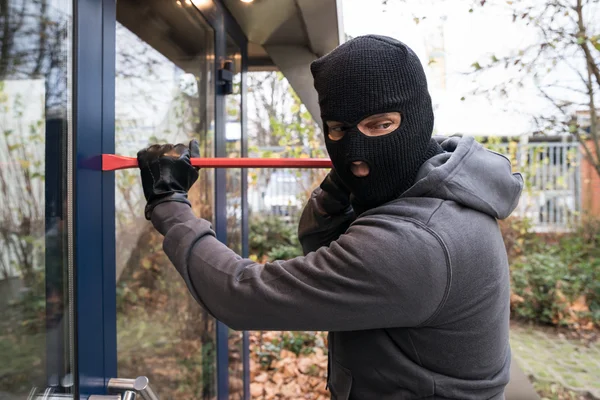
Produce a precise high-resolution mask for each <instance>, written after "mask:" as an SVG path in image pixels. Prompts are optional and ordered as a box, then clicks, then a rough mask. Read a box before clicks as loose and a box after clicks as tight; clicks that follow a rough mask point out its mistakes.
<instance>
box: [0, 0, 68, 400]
mask: <svg viewBox="0 0 600 400" xmlns="http://www.w3.org/2000/svg"><path fill="white" fill-rule="evenodd" d="M70 4H71V2H69V1H65V0H49V1H43V2H41V4H40V3H37V2H30V1H27V0H4V1H3V2H2V5H1V7H0V15H1V16H2V18H0V31H1V32H2V34H1V35H0V47H1V48H2V52H1V55H0V57H1V58H0V131H1V132H0V205H1V206H0V398H2V399H21V398H27V396H28V395H30V394H32V395H39V394H42V393H44V391H46V390H47V389H50V391H51V392H52V393H56V394H70V393H72V389H73V387H72V378H71V376H72V375H71V372H72V371H71V366H72V365H73V351H72V350H73V341H72V338H73V337H72V332H71V331H70V326H71V324H70V323H69V320H70V318H71V315H72V314H71V311H72V309H71V306H72V297H71V296H70V291H69V288H70V283H71V278H72V269H71V268H70V266H69V262H68V260H70V258H69V254H68V253H67V249H68V246H67V239H68V236H67V218H68V215H67V212H66V210H67V206H68V202H67V190H66V186H67V179H68V174H67V148H68V145H67V144H68V143H67V142H68V140H69V135H70V133H71V132H70V129H69V125H68V122H67V121H68V120H69V117H70V110H71V104H70V103H69V96H68V94H69V93H68V88H69V85H68V80H69V79H70V57H71V41H72V35H71V28H72V26H71V8H70Z"/></svg>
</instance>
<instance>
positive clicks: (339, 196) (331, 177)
mask: <svg viewBox="0 0 600 400" xmlns="http://www.w3.org/2000/svg"><path fill="white" fill-rule="evenodd" d="M320 187H321V190H323V191H324V192H327V194H329V195H330V196H331V197H332V198H334V199H335V200H337V201H338V202H339V203H341V204H345V205H346V204H349V202H350V190H349V189H348V188H347V187H346V185H344V182H342V180H341V178H340V177H339V175H338V174H337V173H336V172H335V169H332V170H331V171H330V172H329V173H328V174H327V176H326V177H325V179H323V182H321V185H320Z"/></svg>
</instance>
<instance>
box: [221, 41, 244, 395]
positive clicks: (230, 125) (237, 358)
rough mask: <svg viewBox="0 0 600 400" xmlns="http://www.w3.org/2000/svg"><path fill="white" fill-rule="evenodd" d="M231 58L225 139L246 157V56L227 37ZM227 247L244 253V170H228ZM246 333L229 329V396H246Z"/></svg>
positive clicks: (229, 150)
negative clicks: (244, 149) (243, 152)
mask: <svg viewBox="0 0 600 400" xmlns="http://www.w3.org/2000/svg"><path fill="white" fill-rule="evenodd" d="M227 60H230V61H232V62H233V68H234V70H233V72H234V76H233V94H230V95H228V96H227V98H226V101H227V103H226V107H227V108H226V111H227V113H226V114H227V115H226V118H227V120H226V121H225V138H226V140H227V145H226V146H227V156H228V157H231V158H238V157H241V156H242V108H241V107H242V92H241V86H242V55H241V51H240V47H239V46H238V44H237V43H236V42H235V41H234V40H233V39H232V38H231V37H229V36H228V37H227ZM226 187H227V194H226V201H227V246H228V247H229V248H230V249H232V250H233V251H235V252H236V253H238V254H240V253H241V252H242V171H241V169H228V170H227V172H226ZM243 348H244V347H243V333H242V332H236V331H234V330H232V329H230V330H229V398H230V399H243V398H244V384H243V382H244V364H243Z"/></svg>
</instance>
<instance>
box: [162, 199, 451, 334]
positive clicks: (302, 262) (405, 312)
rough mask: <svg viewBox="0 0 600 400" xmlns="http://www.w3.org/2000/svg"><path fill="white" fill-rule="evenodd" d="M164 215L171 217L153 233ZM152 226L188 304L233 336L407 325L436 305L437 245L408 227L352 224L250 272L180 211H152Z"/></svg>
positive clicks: (443, 266)
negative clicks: (160, 232) (324, 243)
mask: <svg viewBox="0 0 600 400" xmlns="http://www.w3.org/2000/svg"><path fill="white" fill-rule="evenodd" d="M182 207H187V210H186V209H183V208H182ZM182 210H183V211H182ZM184 214H185V215H187V217H185V218H182V215H184ZM166 215H178V216H179V217H177V218H175V219H174V220H173V222H174V223H173V224H162V225H161V221H162V219H163V218H165V216H166ZM152 217H153V222H155V224H158V225H160V228H161V229H164V230H166V237H165V241H164V244H163V248H164V251H165V253H166V254H167V255H168V257H169V258H170V260H171V261H172V262H173V264H174V265H175V267H176V268H177V270H178V271H179V272H180V274H181V275H182V277H183V278H184V280H185V281H186V283H187V285H188V288H189V290H190V291H191V292H192V294H193V295H194V297H195V298H196V299H197V300H198V302H199V303H200V304H202V305H203V306H204V307H205V308H206V309H207V310H208V311H209V312H210V313H211V314H212V315H213V316H215V317H216V318H217V319H219V320H221V321H223V322H224V323H225V324H227V325H228V326H230V327H231V328H233V329H236V330H309V331H313V330H314V331H345V330H365V329H377V328H390V327H409V326H417V325H419V324H422V323H424V322H426V321H427V320H429V319H430V318H432V317H433V316H434V315H435V314H436V312H437V310H438V309H439V308H440V307H441V305H442V303H443V299H444V298H445V296H446V291H447V286H448V282H449V279H450V272H449V262H448V257H447V253H446V250H445V246H444V245H443V243H442V242H441V241H440V240H439V238H438V237H437V236H436V235H435V234H434V233H433V232H431V231H429V230H428V229H427V228H426V227H425V226H421V225H418V224H416V223H414V222H411V221H405V220H400V219H395V220H394V219H393V218H392V217H389V216H377V215H372V216H368V217H362V218H360V219H359V220H357V221H356V222H355V223H354V224H353V225H352V226H351V227H350V228H349V229H348V231H347V232H346V233H345V234H343V235H341V236H340V237H339V239H338V240H336V241H334V242H332V243H331V244H330V245H329V247H321V248H319V249H318V250H317V251H315V252H311V253H309V254H308V255H307V256H305V257H297V258H294V259H292V260H288V261H274V262H270V263H267V264H257V263H255V262H253V261H251V260H248V259H243V258H241V257H240V256H238V255H237V254H235V253H234V252H233V251H231V250H230V249H229V248H227V247H226V246H225V245H223V244H222V243H221V242H219V241H218V240H217V239H216V238H215V234H214V232H213V230H212V228H211V226H210V223H209V222H208V221H206V220H203V219H198V218H195V217H194V216H193V214H192V213H191V211H190V210H189V207H188V206H187V205H184V204H179V203H165V204H161V205H159V206H157V207H156V209H155V210H154V213H153V216H152Z"/></svg>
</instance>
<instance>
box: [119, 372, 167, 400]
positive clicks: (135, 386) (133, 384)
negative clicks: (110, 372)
mask: <svg viewBox="0 0 600 400" xmlns="http://www.w3.org/2000/svg"><path fill="white" fill-rule="evenodd" d="M108 391H109V393H116V394H121V395H122V396H123V398H122V400H135V399H137V398H138V397H139V398H141V399H142V400H159V399H158V396H157V395H156V393H154V391H153V390H152V388H151V387H150V380H149V379H148V378H147V377H145V376H139V377H137V378H135V379H123V378H111V379H110V380H109V381H108Z"/></svg>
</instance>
